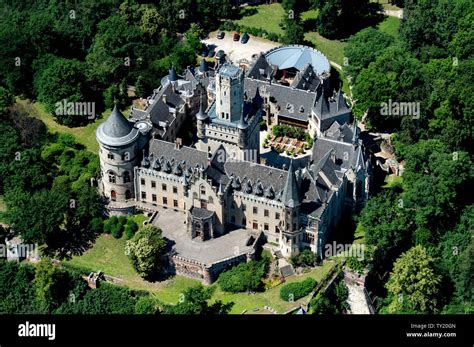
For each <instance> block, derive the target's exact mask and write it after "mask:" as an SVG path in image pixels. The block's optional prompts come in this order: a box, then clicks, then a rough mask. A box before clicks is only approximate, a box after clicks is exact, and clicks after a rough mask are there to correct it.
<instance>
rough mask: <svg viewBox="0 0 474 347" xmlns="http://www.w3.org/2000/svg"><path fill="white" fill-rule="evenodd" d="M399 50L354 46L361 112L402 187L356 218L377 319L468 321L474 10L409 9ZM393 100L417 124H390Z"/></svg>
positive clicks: (463, 6)
mask: <svg viewBox="0 0 474 347" xmlns="http://www.w3.org/2000/svg"><path fill="white" fill-rule="evenodd" d="M404 11H405V16H404V19H403V20H402V23H401V27H400V37H401V39H400V40H399V41H395V40H393V38H391V37H390V36H388V35H385V34H383V33H381V32H379V31H376V30H374V29H372V28H367V29H364V30H362V31H360V32H358V33H357V34H356V35H354V36H352V37H350V38H349V40H348V45H347V47H346V56H347V58H348V62H349V65H348V67H347V69H346V72H347V73H348V74H349V75H350V76H351V77H352V81H353V97H354V99H356V100H357V104H356V108H355V113H356V115H357V116H358V117H359V118H362V116H363V115H364V114H365V118H364V119H365V121H366V125H367V126H369V128H370V129H371V130H373V131H390V132H394V135H393V143H394V147H395V151H396V157H397V160H398V161H403V162H404V163H405V171H404V173H403V176H402V178H403V180H402V182H401V183H400V184H395V185H393V186H392V187H389V188H383V189H381V191H379V192H378V194H377V195H376V196H375V197H373V198H372V199H371V200H369V202H368V204H367V206H366V207H365V209H364V210H363V211H362V213H361V215H360V216H359V222H360V226H361V227H362V228H363V230H364V231H365V240H366V242H367V244H368V245H371V246H373V247H374V253H373V258H372V259H371V260H370V261H369V264H368V265H369V268H370V270H371V272H370V280H371V283H370V285H371V289H372V290H374V291H375V292H377V295H378V297H379V298H383V299H381V301H380V302H379V303H378V305H379V307H380V310H381V312H389V313H402V312H403V313H415V312H425V313H433V312H434V313H436V312H446V313H462V312H464V313H472V312H473V306H472V303H473V292H472V273H473V259H474V257H473V255H474V254H473V253H474V243H473V238H472V232H473V227H474V206H473V205H472V203H473V201H472V191H473V185H472V177H473V166H472V154H473V153H472V131H473V123H472V119H473V111H474V85H473V83H472V81H474V59H473V58H474V56H473V54H474V29H473V26H472V23H473V19H474V3H473V2H472V1H470V0H453V1H445V0H436V1H433V0H418V1H412V0H408V1H406V2H405V8H404ZM389 99H391V100H393V101H399V102H419V103H420V114H419V115H418V116H417V117H412V116H404V117H400V116H397V115H386V114H383V112H381V107H380V105H381V103H382V102H388V100H389Z"/></svg>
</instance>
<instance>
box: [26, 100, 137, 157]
mask: <svg viewBox="0 0 474 347" xmlns="http://www.w3.org/2000/svg"><path fill="white" fill-rule="evenodd" d="M17 103H18V104H20V105H22V106H23V107H24V108H25V109H26V110H27V111H28V112H29V113H30V115H31V116H33V117H36V118H38V119H41V120H42V121H43V122H44V123H45V124H46V127H47V128H48V130H49V132H51V133H54V132H58V133H68V134H71V135H73V136H74V137H75V138H76V141H77V142H78V143H80V144H82V145H84V146H85V147H86V148H87V149H88V150H89V151H91V152H94V153H97V152H98V151H99V144H98V143H97V141H96V139H95V130H96V129H97V127H98V126H99V124H101V123H102V122H103V121H105V120H106V119H107V117H108V116H109V115H110V112H111V110H110V109H107V110H105V111H104V112H103V113H102V114H101V115H100V116H99V117H98V118H97V119H96V120H95V121H94V122H93V123H90V124H88V125H87V126H84V127H76V128H69V127H67V126H64V125H60V124H58V123H57V122H56V121H55V120H54V118H53V115H52V114H50V113H48V112H47V111H46V109H45V107H44V105H42V104H41V103H39V102H34V103H31V102H29V101H28V100H22V99H19V98H17ZM129 111H130V109H127V110H125V111H123V114H124V115H127V114H128V113H129Z"/></svg>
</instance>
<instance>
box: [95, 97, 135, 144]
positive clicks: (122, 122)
mask: <svg viewBox="0 0 474 347" xmlns="http://www.w3.org/2000/svg"><path fill="white" fill-rule="evenodd" d="M138 136H139V132H138V130H137V129H136V128H134V126H133V124H132V123H130V122H129V121H128V120H127V119H126V118H125V116H124V115H123V114H122V112H120V110H119V109H118V108H117V105H115V106H114V109H113V110H112V113H111V114H110V116H109V117H108V118H107V120H106V121H105V122H103V123H102V124H100V125H99V127H98V128H97V130H96V137H97V139H98V141H99V142H101V143H103V144H106V145H110V146H124V145H127V144H129V143H131V142H133V141H135V140H136V138H137V137H138Z"/></svg>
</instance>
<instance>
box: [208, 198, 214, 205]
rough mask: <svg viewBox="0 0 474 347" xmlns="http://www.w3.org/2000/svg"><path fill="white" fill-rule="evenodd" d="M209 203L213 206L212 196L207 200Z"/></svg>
mask: <svg viewBox="0 0 474 347" xmlns="http://www.w3.org/2000/svg"><path fill="white" fill-rule="evenodd" d="M207 200H208V201H209V203H210V204H213V203H214V199H213V198H212V196H210V197H209V199H207Z"/></svg>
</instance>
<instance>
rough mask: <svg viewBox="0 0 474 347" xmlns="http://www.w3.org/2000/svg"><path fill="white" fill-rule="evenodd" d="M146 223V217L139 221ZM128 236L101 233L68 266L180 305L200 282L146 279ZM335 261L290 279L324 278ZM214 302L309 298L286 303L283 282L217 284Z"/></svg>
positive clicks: (238, 304)
mask: <svg viewBox="0 0 474 347" xmlns="http://www.w3.org/2000/svg"><path fill="white" fill-rule="evenodd" d="M136 221H137V223H138V224H139V225H142V220H141V221H140V220H136ZM125 242H126V240H125V238H124V237H122V238H121V239H119V240H117V239H114V238H113V237H112V235H101V236H99V238H98V239H97V241H96V243H95V245H94V246H93V247H92V248H91V249H90V250H88V251H87V252H85V253H84V254H83V255H82V256H76V257H73V258H72V259H71V260H69V261H66V263H67V264H68V265H71V266H73V267H74V266H77V267H79V268H86V269H89V270H91V271H99V270H100V271H103V272H104V273H105V274H107V275H111V276H114V277H118V278H121V279H123V281H124V282H123V284H124V285H126V286H127V287H129V288H132V289H139V290H147V291H149V292H151V293H152V294H153V295H154V296H155V297H156V298H157V299H159V300H160V301H161V302H163V303H168V304H176V303H177V302H178V300H179V298H180V294H181V293H183V291H184V290H185V289H186V288H189V287H191V286H194V285H197V284H198V283H199V282H198V281H196V280H192V279H189V278H186V277H182V276H174V277H173V278H171V279H168V280H166V281H163V282H156V283H150V282H147V281H145V280H143V279H142V278H141V277H140V276H138V275H137V274H136V273H135V270H134V269H133V267H132V265H131V263H130V260H129V259H128V257H127V256H126V255H125V253H124V247H125ZM332 266H333V263H330V262H324V264H323V265H322V266H318V267H316V268H314V269H312V270H311V271H310V272H308V273H305V274H302V275H295V276H291V277H289V278H287V283H288V282H295V281H301V280H303V279H305V278H307V277H313V278H314V279H315V280H316V281H318V282H319V281H321V279H322V278H323V277H324V276H325V275H326V274H327V273H328V271H329V270H330V269H331V268H332ZM213 287H214V288H215V291H214V294H213V297H212V301H214V300H221V301H223V302H231V301H232V302H234V306H233V308H232V310H231V313H236V314H240V313H242V311H243V310H248V311H252V310H253V309H255V308H259V309H262V308H263V306H265V305H267V306H270V307H272V308H274V309H275V310H277V311H278V312H279V313H283V312H285V311H287V310H289V309H291V308H293V307H296V306H297V305H298V304H300V303H303V302H306V300H307V298H302V299H300V300H298V301H296V302H286V301H283V300H281V299H280V297H279V295H280V288H281V285H279V286H277V287H274V288H271V289H269V290H267V291H265V292H263V293H257V294H252V295H250V294H247V293H238V294H232V293H226V292H223V291H222V290H221V289H220V287H219V286H218V285H217V284H214V285H213Z"/></svg>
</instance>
